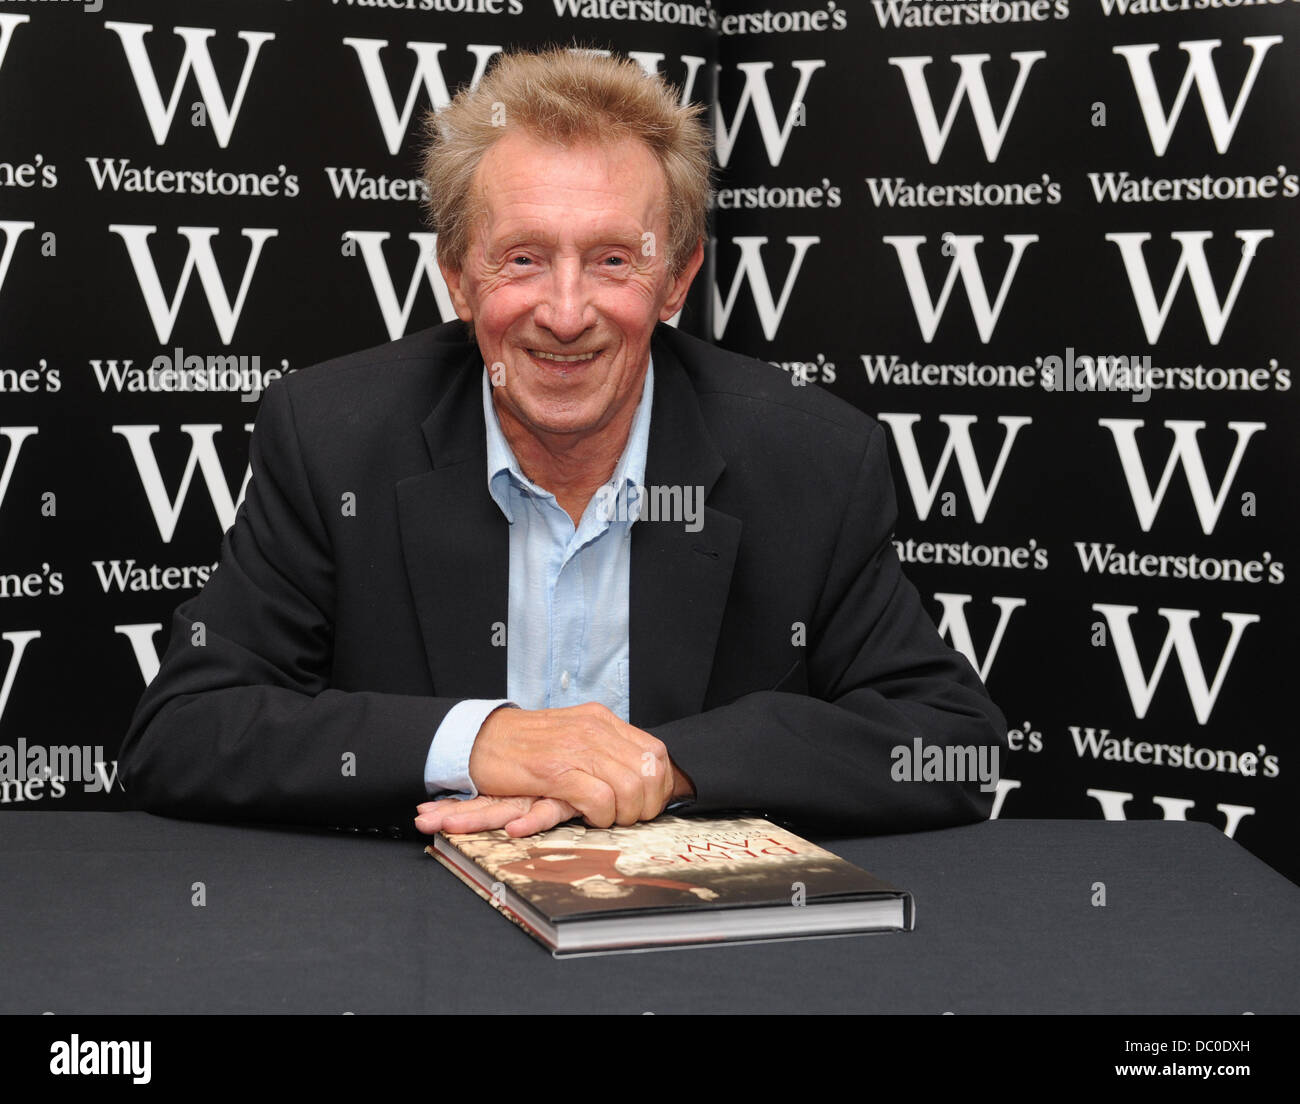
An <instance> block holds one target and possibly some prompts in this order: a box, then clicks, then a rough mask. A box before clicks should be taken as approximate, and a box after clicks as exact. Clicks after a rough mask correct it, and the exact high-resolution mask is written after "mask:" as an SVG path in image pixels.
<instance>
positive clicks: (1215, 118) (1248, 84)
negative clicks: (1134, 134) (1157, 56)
mask: <svg viewBox="0 0 1300 1104" xmlns="http://www.w3.org/2000/svg"><path fill="white" fill-rule="evenodd" d="M1281 41H1282V36H1281V35H1252V36H1250V37H1248V38H1243V39H1242V40H1241V42H1242V45H1244V46H1249V47H1250V69H1249V70H1247V72H1246V76H1245V79H1243V80H1242V82H1241V89H1240V91H1239V92H1238V93H1237V102H1236V103H1235V104H1233V105H1232V114H1231V115H1229V114H1228V108H1227V105H1226V104H1225V103H1224V101H1223V86H1222V85H1221V84H1220V83H1219V72H1218V70H1217V69H1216V68H1215V67H1214V59H1213V58H1212V57H1211V56H1210V55H1211V54H1213V53H1214V51H1215V49H1216V48H1218V47H1219V46H1221V45H1222V41H1221V40H1220V39H1217V38H1206V39H1201V40H1200V41H1196V42H1180V43H1179V44H1178V48H1179V49H1180V50H1182V51H1184V52H1185V53H1186V54H1187V69H1186V71H1185V72H1184V73H1183V83H1182V84H1181V85H1180V86H1179V88H1178V95H1177V96H1176V97H1175V98H1174V106H1173V107H1171V108H1170V109H1169V114H1168V115H1166V114H1165V110H1164V106H1163V105H1162V104H1161V102H1160V90H1159V89H1158V88H1156V81H1155V77H1154V75H1153V74H1152V72H1151V55H1152V54H1154V53H1155V52H1156V51H1157V50H1159V49H1160V47H1159V46H1158V45H1157V44H1156V43H1154V42H1144V43H1140V44H1138V45H1135V46H1113V47H1112V48H1111V53H1113V54H1119V55H1120V56H1121V57H1122V58H1123V59H1124V60H1125V61H1126V62H1128V69H1129V75H1130V76H1131V77H1132V78H1133V89H1134V91H1136V92H1137V98H1138V106H1139V107H1141V108H1142V117H1143V118H1144V119H1145V120H1146V124H1147V133H1148V134H1149V135H1150V136H1151V148H1152V149H1153V150H1154V151H1155V155H1156V156H1157V157H1163V156H1164V155H1165V150H1167V149H1168V148H1169V139H1170V138H1172V137H1173V133H1174V127H1176V126H1177V125H1178V119H1179V117H1180V116H1181V115H1182V113H1183V106H1184V105H1185V104H1186V103H1187V93H1188V92H1190V91H1191V90H1192V85H1193V84H1195V85H1196V91H1197V94H1198V95H1199V96H1200V97H1201V104H1202V106H1203V107H1204V108H1205V118H1206V121H1207V122H1208V123H1209V124H1210V134H1211V135H1212V136H1213V138H1214V148H1215V149H1216V150H1217V151H1218V152H1219V153H1227V152H1228V146H1229V145H1231V144H1232V136H1233V135H1234V134H1235V133H1236V132H1237V123H1238V122H1240V121H1241V113H1242V111H1243V110H1244V109H1245V106H1246V101H1247V100H1248V99H1249V98H1250V92H1251V89H1252V88H1254V87H1255V78H1256V77H1257V76H1259V70H1260V66H1262V65H1263V64H1264V56H1265V55H1266V54H1267V53H1268V52H1269V50H1271V49H1272V48H1273V47H1274V46H1276V45H1277V44H1278V43H1280V42H1281Z"/></svg>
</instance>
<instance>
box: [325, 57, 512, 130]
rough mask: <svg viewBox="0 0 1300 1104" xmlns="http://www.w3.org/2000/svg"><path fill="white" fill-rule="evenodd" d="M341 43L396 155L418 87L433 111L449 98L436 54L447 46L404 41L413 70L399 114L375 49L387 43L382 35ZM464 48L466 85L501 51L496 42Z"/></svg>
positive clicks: (482, 71) (474, 80)
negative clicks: (351, 53) (468, 66)
mask: <svg viewBox="0 0 1300 1104" xmlns="http://www.w3.org/2000/svg"><path fill="white" fill-rule="evenodd" d="M343 45H344V46H351V47H352V49H353V50H355V51H356V54H357V60H358V61H359V62H360V63H361V73H362V75H363V76H364V77H365V78H366V87H367V88H369V89H370V100H371V102H372V103H373V104H374V105H375V114H376V115H377V116H379V126H380V128H381V129H382V130H383V132H384V141H385V142H386V143H387V144H388V152H389V153H391V154H393V156H396V155H397V154H398V153H399V152H400V151H401V148H402V139H403V138H405V137H406V132H407V129H408V128H409V127H410V125H411V115H412V113H413V112H414V111H415V101H416V100H417V99H418V98H419V95H420V89H421V88H424V89H425V90H426V91H427V92H428V93H429V100H430V102H431V103H432V105H433V108H434V110H435V111H437V110H441V109H442V108H444V107H446V106H447V104H449V103H450V102H451V95H450V93H448V91H447V80H446V78H445V77H444V76H443V74H442V62H441V61H440V60H439V57H438V55H439V54H441V53H442V52H443V50H445V49H446V48H447V44H446V43H445V42H408V43H407V44H406V48H407V49H408V50H410V51H412V52H413V53H414V54H415V73H414V74H413V75H412V77H411V83H410V85H408V86H407V90H406V103H405V105H404V106H403V107H402V111H401V114H398V111H397V101H396V99H394V97H393V89H392V87H391V86H390V85H389V83H388V77H387V75H386V74H385V73H384V63H383V61H382V60H381V59H380V56H379V52H380V51H381V50H382V49H383V48H384V47H385V46H387V45H388V40H387V39H385V38H345V39H344V40H343ZM465 49H467V50H468V51H469V52H470V53H471V54H473V55H474V76H473V78H472V79H471V80H470V87H471V88H473V87H475V86H477V84H478V82H479V80H480V79H481V78H482V76H483V73H484V71H485V70H486V69H487V64H488V62H489V61H490V60H491V59H492V55H493V54H497V53H500V52H501V47H500V46H481V45H475V44H474V43H470V44H468V45H467V46H466V47H465Z"/></svg>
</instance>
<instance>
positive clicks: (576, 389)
mask: <svg viewBox="0 0 1300 1104" xmlns="http://www.w3.org/2000/svg"><path fill="white" fill-rule="evenodd" d="M695 114H696V113H695V110H694V109H689V108H679V107H678V106H677V104H676V101H675V98H674V96H673V94H672V92H671V91H670V90H669V89H668V88H667V87H666V86H665V85H664V84H663V83H662V82H660V81H658V80H657V79H651V78H647V77H645V76H644V75H643V74H642V73H641V70H640V69H639V68H638V67H637V66H635V65H634V64H633V63H631V62H628V61H617V60H612V59H603V58H599V57H593V56H589V55H586V54H579V53H568V52H564V51H556V52H552V53H548V54H543V55H516V56H513V57H503V58H500V59H498V63H497V64H496V66H495V67H494V68H493V69H492V70H491V71H489V73H488V74H487V75H486V76H485V77H484V78H483V80H482V81H481V82H480V84H479V86H478V87H477V89H476V90H475V91H473V92H468V91H467V92H463V93H461V94H460V95H459V96H458V97H457V98H456V100H455V101H453V103H452V105H451V106H450V107H448V108H447V109H445V110H444V111H443V112H442V113H441V114H440V115H439V116H438V117H437V118H436V119H435V120H433V121H432V123H431V125H430V149H429V152H428V155H427V158H426V180H427V182H428V184H429V190H430V196H431V202H430V206H431V216H432V219H433V222H434V225H435V226H436V228H437V229H438V230H439V241H438V259H439V265H440V267H441V269H442V272H443V275H444V277H445V279H446V282H447V286H448V289H449V291H450V293H451V296H452V299H453V301H454V303H455V305H456V310H457V314H458V315H459V317H460V320H461V321H459V322H453V323H450V324H446V325H443V326H439V327H435V328H434V329H432V330H427V331H425V332H423V333H419V334H415V335H413V336H410V337H407V338H404V339H402V340H400V341H397V342H393V343H391V344H389V345H386V346H382V347H380V348H379V349H375V350H370V351H368V352H364V353H359V354H354V355H352V356H349V357H344V358H341V359H339V360H336V361H332V362H329V363H327V364H323V365H319V366H317V367H315V368H312V369H309V370H307V371H304V372H300V373H297V374H296V375H294V376H291V377H288V378H287V379H285V380H283V381H281V382H278V383H277V384H275V385H274V386H273V387H271V388H270V389H269V390H268V391H267V392H266V394H265V396H264V398H263V406H262V410H261V412H260V414H259V418H258V422H257V427H256V431H255V433H254V436H253V444H252V457H251V463H252V481H251V482H250V484H249V487H248V492H247V496H246V499H245V502H244V503H243V505H242V507H241V509H240V512H239V515H238V518H237V520H236V522H235V524H234V526H233V527H232V528H231V529H230V531H229V532H228V533H227V534H226V536H225V538H224V540H223V546H222V555H221V565H220V567H219V569H218V570H217V571H216V572H215V573H214V574H213V576H212V578H211V579H210V580H209V581H208V583H207V585H206V587H205V588H204V590H203V592H202V593H201V594H199V595H198V596H197V597H196V598H193V599H191V600H189V601H187V602H185V603H183V604H182V605H181V606H180V607H179V608H178V609H177V611H176V614H175V617H174V620H173V624H172V637H171V642H170V645H169V647H168V650H167V652H166V655H165V656H164V658H163V661H162V665H161V669H160V671H159V673H158V675H157V677H156V678H155V679H154V681H153V682H152V683H151V684H150V686H149V687H148V689H147V691H146V693H145V695H144V697H143V698H142V700H141V703H140V705H139V707H138V709H137V711H136V715H135V718H134V719H133V721H132V725H131V728H130V731H129V732H128V734H127V737H126V740H125V742H124V744H123V748H122V752H121V757H122V759H123V761H124V765H123V768H122V769H123V775H124V779H125V785H126V787H127V789H128V791H129V792H131V793H132V794H134V795H136V797H137V799H138V800H139V801H140V803H141V804H142V805H143V806H144V807H146V808H149V809H152V810H154V811H157V812H163V813H168V814H172V815H179V816H191V817H204V818H236V817H238V818H246V819H260V820H286V821H296V822H300V823H308V822H315V823H324V824H331V825H347V826H350V827H358V826H367V827H375V828H378V827H383V826H386V827H388V828H389V829H390V830H391V831H393V832H394V833H396V832H398V831H400V825H401V824H402V822H403V821H404V820H405V819H406V818H408V817H409V816H410V810H411V807H412V806H415V805H418V809H417V812H418V816H417V817H416V819H415V821H414V826H415V828H417V829H418V830H419V831H420V832H425V833H429V832H434V831H437V830H439V829H444V828H445V829H448V830H451V831H477V830H481V829H486V828H504V829H505V830H506V831H507V832H508V833H509V834H511V835H516V836H519V835H527V834H531V833H534V832H538V831H542V830H544V829H546V828H550V827H552V826H553V825H555V824H557V823H559V822H561V821H563V820H566V819H569V818H571V817H575V816H579V817H582V818H583V819H584V820H585V821H586V822H587V823H589V824H592V825H596V826H600V827H607V826H609V825H611V824H615V823H617V824H632V823H635V822H637V821H639V820H648V819H652V818H653V817H655V816H657V815H658V814H659V813H660V812H662V811H663V810H664V809H665V808H667V807H669V806H670V805H680V806H683V807H687V808H690V809H691V811H693V812H701V813H704V812H717V811H721V810H726V809H746V810H751V811H756V812H759V813H762V814H766V815H768V816H771V817H774V818H777V819H781V820H785V821H788V822H791V823H793V824H794V825H795V826H796V827H805V828H806V829H808V830H814V831H815V830H823V831H826V830H836V831H847V832H875V831H902V830H908V829H915V828H923V827H932V826H938V825H943V824H953V823H961V822H965V821H970V820H975V819H979V818H982V817H984V816H987V815H988V811H989V804H990V801H991V794H988V793H983V792H981V791H980V789H979V785H978V782H977V781H975V780H971V781H965V782H963V781H948V782H928V783H900V782H895V781H893V780H892V779H891V769H890V768H891V763H892V758H893V755H892V753H893V750H894V749H895V748H897V747H900V746H902V747H907V748H909V749H910V748H911V746H912V743H913V741H914V740H915V739H921V740H922V741H923V742H924V743H926V744H929V745H939V746H953V745H961V746H964V747H969V748H975V747H978V746H989V745H992V746H994V747H998V746H1002V745H1003V744H1004V742H1005V724H1004V721H1003V719H1002V716H1001V714H1000V713H999V712H998V710H997V708H996V707H995V706H994V705H993V704H992V702H990V701H989V699H988V696H987V694H986V693H985V691H984V688H983V687H982V685H981V684H980V681H979V679H978V678H977V676H976V675H975V673H974V672H973V670H972V669H971V667H970V665H969V664H968V663H967V662H966V661H965V660H964V659H963V658H962V657H961V656H959V655H958V654H957V653H955V652H953V651H952V650H951V649H949V648H948V647H947V646H946V645H944V644H943V643H942V642H941V641H940V639H939V638H938V635H937V633H936V632H935V629H934V626H933V624H932V623H931V622H930V620H929V618H928V617H927V615H926V614H925V612H924V610H923V608H922V606H921V603H920V601H919V598H918V596H917V594H916V591H915V590H914V588H913V587H912V586H911V585H910V584H909V583H908V582H907V581H906V580H905V579H904V578H903V576H902V574H901V571H900V569H899V565H898V561H897V558H896V556H895V553H894V550H893V546H892V543H891V539H890V538H891V536H892V530H893V525H894V520H895V506H894V496H893V489H892V485H891V483H890V478H889V472H888V463H887V456H886V449H885V441H884V435H883V431H882V430H881V429H880V427H879V426H878V425H876V424H875V423H874V422H873V421H872V420H871V419H870V418H868V417H866V416H865V415H863V414H861V413H859V412H857V411H855V410H853V409H852V408H851V407H849V406H847V405H846V404H844V403H842V402H840V401H839V400H836V399H835V398H833V397H832V396H830V395H828V394H826V393H824V392H822V391H820V390H819V389H817V388H811V387H810V388H792V387H791V386H790V384H789V383H788V382H787V377H786V376H785V375H784V374H783V373H781V372H779V371H777V370H776V369H774V368H772V367H771V366H768V365H764V364H762V363H760V362H757V361H753V360H750V359H747V358H744V357H740V356H736V355H733V354H729V353H726V352H724V351H722V350H719V349H716V348H714V347H712V346H709V345H707V344H705V343H703V342H701V341H698V340H695V339H693V338H690V337H687V336H685V335H682V334H679V333H678V332H677V331H675V330H674V329H672V328H671V327H669V326H667V325H665V324H664V323H665V322H666V321H667V320H668V319H670V318H672V317H673V316H674V315H675V314H676V313H677V312H678V311H679V310H680V308H681V305H682V303H683V302H684V300H685V298H686V294H687V291H688V289H689V287H690V284H691V281H692V280H693V278H694V276H695V274H696V273H697V271H698V269H699V267H700V264H701V261H702V256H703V235H704V227H705V214H706V204H707V195H708V175H709V162H708V152H707V151H708V143H707V135H706V134H705V132H704V130H703V128H702V127H701V126H700V124H699V122H698V121H697V119H696V117H695ZM647 507H649V509H647ZM665 514H667V515H669V516H666V517H665V516H664V515H665ZM449 795H454V796H449ZM429 797H437V798H439V799H438V800H434V801H427V800H424V799H426V798H429Z"/></svg>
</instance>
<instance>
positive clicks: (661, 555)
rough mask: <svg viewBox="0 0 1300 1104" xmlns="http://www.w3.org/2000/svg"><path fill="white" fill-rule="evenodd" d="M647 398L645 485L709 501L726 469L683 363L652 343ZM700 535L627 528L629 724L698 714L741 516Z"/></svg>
mask: <svg viewBox="0 0 1300 1104" xmlns="http://www.w3.org/2000/svg"><path fill="white" fill-rule="evenodd" d="M653 348H654V363H655V395H654V407H653V410H652V412H651V418H650V444H649V449H648V451H647V454H646V471H645V483H646V486H647V487H654V486H668V487H683V488H686V487H697V486H698V487H702V488H703V491H702V498H703V499H707V497H708V494H709V492H710V491H711V490H712V489H713V485H714V484H715V483H716V482H717V480H718V476H719V475H721V473H722V469H723V467H724V464H723V460H722V457H721V456H720V455H719V453H718V451H717V449H716V448H715V447H714V445H713V442H712V441H711V439H710V438H709V434H708V431H707V429H706V427H705V424H704V419H703V416H702V415H701V413H700V406H699V399H698V398H697V396H696V394H695V390H694V388H693V387H692V386H691V383H690V380H689V379H688V378H687V375H686V370H685V368H683V367H682V365H681V362H680V361H679V360H678V359H677V357H676V356H674V355H673V353H672V352H671V351H670V350H669V349H668V347H667V345H666V343H665V342H663V341H656V342H655V343H654V346H653ZM703 522H704V524H703V528H702V529H700V530H699V531H698V532H695V533H691V532H688V531H687V530H686V527H685V525H684V524H683V523H682V522H680V521H649V520H644V519H643V520H640V521H637V522H636V523H635V524H634V525H633V526H632V568H631V580H630V582H631V586H630V597H629V609H628V616H629V622H630V623H629V629H628V635H629V645H630V647H629V663H628V667H629V672H630V676H629V677H630V679H631V712H630V720H631V722H632V724H634V725H637V726H638V727H640V728H649V727H651V726H653V725H656V724H660V723H662V722H664V721H668V720H674V719H676V718H678V717H686V716H691V715H693V714H695V713H699V712H700V711H701V709H702V708H703V705H704V699H705V694H706V692H707V690H708V685H709V676H710V674H711V672H712V669H713V653H714V649H715V647H716V646H717V642H718V632H719V630H720V628H721V626H722V615H723V612H724V611H725V609H726V605H727V595H728V593H729V591H730V588H731V572H732V568H733V566H734V565H735V562H736V549H737V547H738V546H739V543H740V530H741V523H740V519H739V518H736V517H733V516H731V515H730V514H724V513H722V512H721V511H719V510H715V509H713V508H711V507H705V509H704V511H703Z"/></svg>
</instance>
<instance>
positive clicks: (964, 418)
mask: <svg viewBox="0 0 1300 1104" xmlns="http://www.w3.org/2000/svg"><path fill="white" fill-rule="evenodd" d="M877 417H878V418H879V419H880V421H882V422H884V423H885V424H886V425H888V426H889V428H890V429H892V430H893V431H894V444H895V445H896V446H897V448H898V458H899V460H900V461H901V462H902V465H903V475H904V476H906V478H907V488H908V490H909V491H911V492H912V501H913V503H915V505H916V516H917V517H918V518H919V519H920V520H921V521H924V520H925V519H926V518H927V517H928V516H929V514H930V508H931V507H932V506H933V505H934V500H935V498H936V496H937V495H938V494H939V485H940V484H941V483H942V482H943V477H944V475H945V474H946V473H947V471H948V465H949V463H950V462H951V461H952V458H953V457H954V456H956V457H957V470H958V471H960V472H961V479H962V482H963V483H964V484H965V485H966V495H967V497H969V498H970V503H971V513H972V514H973V516H974V518H975V522H976V524H980V523H982V522H983V521H984V517H985V515H986V514H987V513H988V512H989V506H990V505H992V503H993V495H994V494H995V493H996V492H997V489H998V483H1000V482H1001V480H1002V472H1003V471H1004V469H1005V468H1006V466H1007V457H1008V456H1010V455H1011V447H1012V445H1014V444H1015V443H1016V436H1017V435H1018V434H1019V433H1020V431H1021V430H1022V429H1023V428H1024V427H1025V426H1027V425H1031V424H1032V423H1033V419H1032V418H1025V417H1019V416H1017V417H1007V416H1003V417H999V418H998V424H999V425H1000V426H1002V427H1003V429H1004V430H1005V431H1006V434H1005V436H1004V437H1003V440H1002V451H1001V452H999V453H998V461H997V463H996V464H995V465H994V467H993V474H992V475H991V476H990V477H989V481H988V483H985V482H984V476H983V475H981V474H980V463H979V457H978V456H976V455H975V446H974V444H972V442H971V439H970V427H971V426H972V425H974V424H975V422H976V421H978V420H979V419H978V418H977V417H976V416H975V415H974V414H940V415H939V421H941V422H942V423H943V424H944V425H946V426H947V427H948V443H947V444H946V445H944V449H943V454H942V455H941V456H940V457H939V463H938V464H937V465H936V467H935V471H934V478H933V479H929V478H927V477H926V474H925V467H924V465H922V463H921V454H920V452H919V451H918V449H917V447H916V438H915V436H914V435H913V433H912V427H913V426H914V425H915V424H916V423H917V422H919V421H920V420H921V415H920V414H878V415H877Z"/></svg>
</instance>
